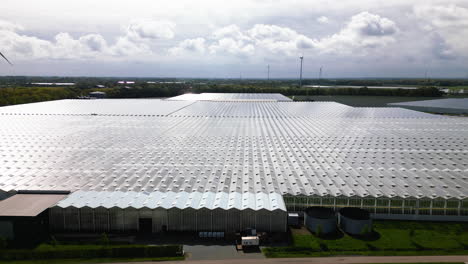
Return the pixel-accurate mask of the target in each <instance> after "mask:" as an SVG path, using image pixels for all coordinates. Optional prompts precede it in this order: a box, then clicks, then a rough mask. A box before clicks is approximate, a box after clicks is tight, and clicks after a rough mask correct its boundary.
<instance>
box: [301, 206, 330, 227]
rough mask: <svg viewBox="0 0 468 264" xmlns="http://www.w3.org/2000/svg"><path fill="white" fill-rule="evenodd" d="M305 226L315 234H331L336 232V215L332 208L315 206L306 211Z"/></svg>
mask: <svg viewBox="0 0 468 264" xmlns="http://www.w3.org/2000/svg"><path fill="white" fill-rule="evenodd" d="M304 222H305V226H306V227H307V228H308V229H309V230H310V231H311V232H314V233H321V234H331V233H335V232H336V215H335V211H334V210H333V209H331V208H326V207H320V206H313V207H309V208H307V209H306V210H305V214H304Z"/></svg>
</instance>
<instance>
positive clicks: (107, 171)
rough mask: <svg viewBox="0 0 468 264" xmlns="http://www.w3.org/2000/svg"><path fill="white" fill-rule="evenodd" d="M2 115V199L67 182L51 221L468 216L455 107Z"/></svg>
mask: <svg viewBox="0 0 468 264" xmlns="http://www.w3.org/2000/svg"><path fill="white" fill-rule="evenodd" d="M219 96H220V97H223V95H219ZM254 97H255V96H254ZM258 97H261V96H260V95H258ZM229 100H232V101H229ZM0 124H2V125H1V126H0V159H1V160H2V162H0V197H2V196H3V197H9V196H12V195H15V194H16V193H17V192H24V191H29V192H32V193H36V194H41V193H43V192H45V193H47V192H51V191H64V192H68V191H69V192H71V193H70V194H69V195H67V196H66V197H65V198H64V199H61V200H60V201H59V202H57V203H56V204H54V205H53V206H51V207H50V209H49V210H48V211H49V218H50V219H49V222H50V227H51V228H52V229H53V230H62V231H63V230H65V231H96V232H104V231H106V232H113V231H115V232H122V231H125V232H126V231H134V230H139V228H140V226H143V224H141V223H143V222H141V223H140V221H147V220H144V219H151V221H152V225H151V227H152V228H151V230H149V232H158V231H162V230H169V231H170V230H177V231H189V230H191V231H226V232H228V231H239V230H242V229H245V228H251V227H253V228H257V229H258V230H259V231H276V232H283V231H285V230H286V223H287V211H302V210H304V209H305V208H308V207H310V206H325V207H331V208H334V209H335V210H338V209H340V208H343V207H348V206H353V207H360V208H364V209H367V210H369V211H370V212H371V213H372V214H373V216H374V217H376V218H392V219H427V220H460V221H467V220H468V199H467V198H468V173H467V172H468V152H467V150H468V119H464V118H453V117H444V116H438V115H432V114H427V113H421V112H416V111H411V110H407V109H401V108H355V107H350V106H346V105H342V104H338V103H333V102H279V101H269V100H267V101H238V100H237V98H234V99H225V98H223V101H185V100H182V101H179V100H157V99H103V100H60V101H51V102H43V103H34V104H26V105H16V106H8V107H1V108H0ZM13 197H14V196H13ZM5 201H6V200H4V201H0V208H1V206H2V203H3V202H5ZM140 224H141V225H140ZM145 226H146V224H145Z"/></svg>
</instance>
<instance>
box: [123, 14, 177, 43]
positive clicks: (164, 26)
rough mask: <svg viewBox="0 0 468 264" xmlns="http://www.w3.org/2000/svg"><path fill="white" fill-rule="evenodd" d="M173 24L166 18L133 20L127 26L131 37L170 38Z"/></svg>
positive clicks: (172, 36)
mask: <svg viewBox="0 0 468 264" xmlns="http://www.w3.org/2000/svg"><path fill="white" fill-rule="evenodd" d="M174 28H175V24H174V23H172V22H170V21H168V20H148V19H146V20H134V21H132V22H131V23H130V25H128V27H127V35H128V37H129V38H132V39H172V38H174V35H175V33H174Z"/></svg>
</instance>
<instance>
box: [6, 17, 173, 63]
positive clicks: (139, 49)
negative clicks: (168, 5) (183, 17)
mask: <svg viewBox="0 0 468 264" xmlns="http://www.w3.org/2000/svg"><path fill="white" fill-rule="evenodd" d="M174 26H175V25H174V24H173V23H171V22H168V21H151V20H145V21H133V22H131V23H130V25H129V26H128V27H127V28H126V30H125V31H124V32H123V35H121V36H119V37H117V40H116V41H115V43H113V44H112V45H110V44H108V43H107V41H106V40H105V39H104V37H103V36H102V35H100V34H95V33H93V34H84V35H82V36H80V37H78V38H74V37H72V36H71V35H70V34H69V33H67V32H61V33H58V34H57V35H56V36H55V37H54V38H53V39H52V40H47V39H41V38H38V37H35V36H31V35H28V34H25V33H23V30H24V29H23V27H22V26H20V25H17V24H13V23H10V22H8V21H2V20H0V46H1V47H2V51H4V52H5V53H9V54H13V55H15V57H18V58H28V59H42V58H48V59H90V58H102V57H115V56H129V55H135V54H146V55H148V54H151V53H152V50H151V47H150V40H154V39H170V38H173V37H174V32H173V29H174Z"/></svg>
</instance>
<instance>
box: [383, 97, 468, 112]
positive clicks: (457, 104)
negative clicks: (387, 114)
mask: <svg viewBox="0 0 468 264" xmlns="http://www.w3.org/2000/svg"><path fill="white" fill-rule="evenodd" d="M388 105H389V106H395V107H402V108H407V109H411V110H416V111H423V112H429V113H442V114H468V98H446V99H435V100H422V101H411V102H402V103H391V104H388Z"/></svg>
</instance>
